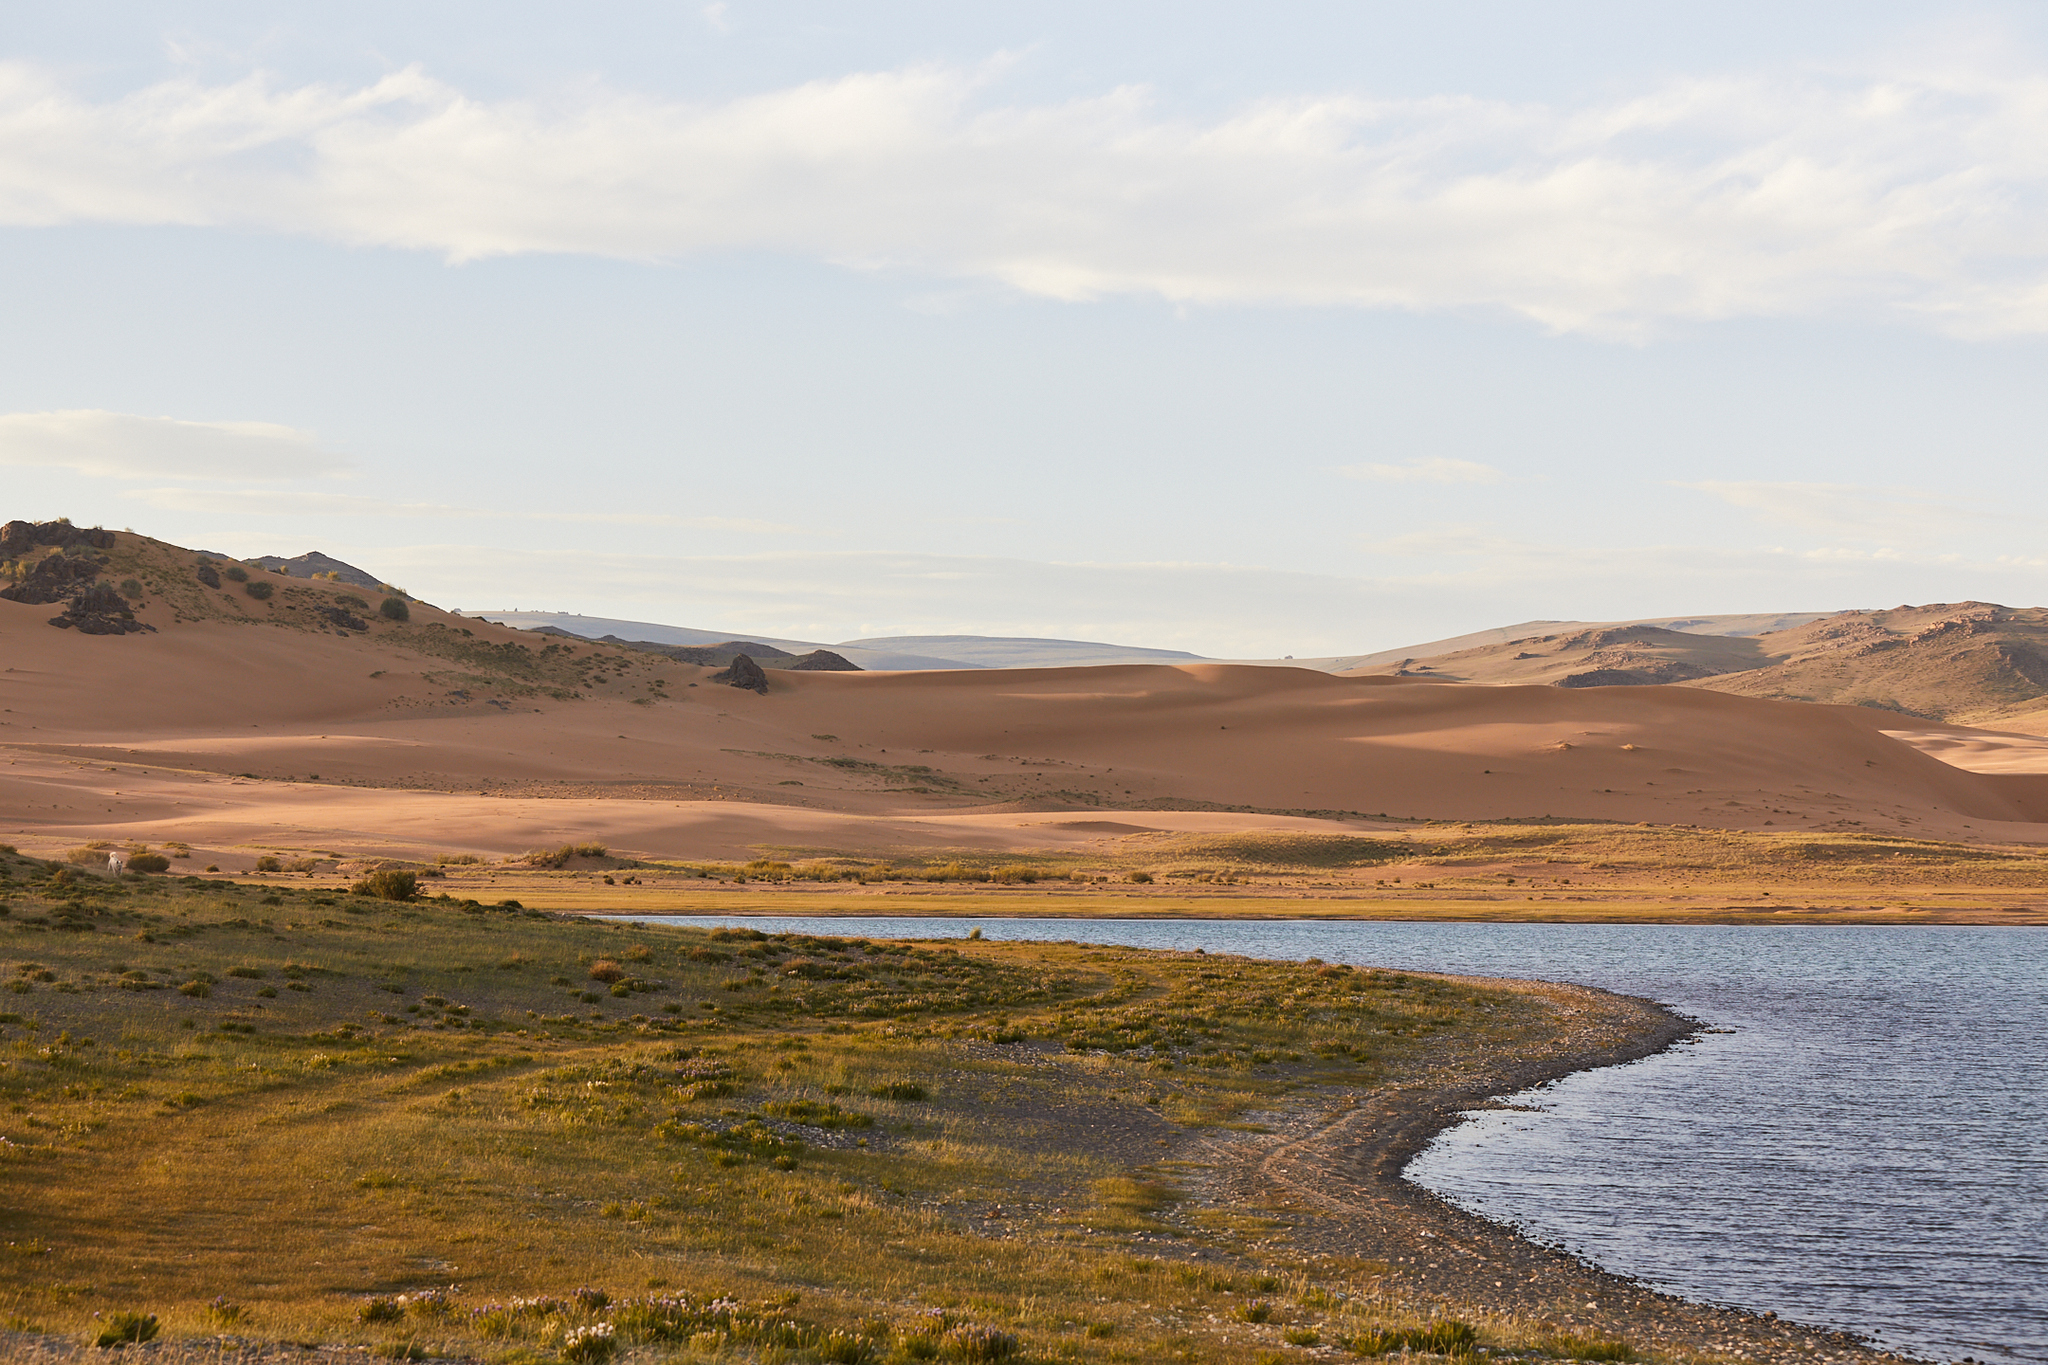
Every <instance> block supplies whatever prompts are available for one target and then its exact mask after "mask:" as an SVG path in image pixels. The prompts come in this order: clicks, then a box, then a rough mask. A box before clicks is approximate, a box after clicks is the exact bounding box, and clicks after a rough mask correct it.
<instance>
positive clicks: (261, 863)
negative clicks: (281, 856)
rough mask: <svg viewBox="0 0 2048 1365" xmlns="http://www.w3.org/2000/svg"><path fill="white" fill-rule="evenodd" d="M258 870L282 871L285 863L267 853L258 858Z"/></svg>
mask: <svg viewBox="0 0 2048 1365" xmlns="http://www.w3.org/2000/svg"><path fill="white" fill-rule="evenodd" d="M256 870H257V871H258V872H282V871H283V870H284V864H283V863H281V862H279V861H278V860H277V859H275V858H273V857H271V856H270V855H269V854H268V853H266V854H264V855H263V856H262V857H261V858H258V859H257V860H256Z"/></svg>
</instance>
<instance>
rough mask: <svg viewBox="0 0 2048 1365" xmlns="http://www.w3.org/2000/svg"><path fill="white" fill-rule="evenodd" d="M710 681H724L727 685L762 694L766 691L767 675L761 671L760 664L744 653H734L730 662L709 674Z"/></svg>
mask: <svg viewBox="0 0 2048 1365" xmlns="http://www.w3.org/2000/svg"><path fill="white" fill-rule="evenodd" d="M711 681H713V682H715V683H724V684H726V685H727V686H728V687H744V688H745V689H747V690H748V691H749V692H760V693H762V694H764V695H765V694H766V693H767V691H768V675H767V674H766V673H763V672H762V671H761V665H759V664H757V663H755V662H754V661H753V660H752V659H750V658H748V657H747V656H746V655H744V654H736V655H734V656H733V660H732V662H731V663H729V664H727V665H726V666H725V668H724V669H722V670H721V671H719V672H717V673H713V674H712V675H711Z"/></svg>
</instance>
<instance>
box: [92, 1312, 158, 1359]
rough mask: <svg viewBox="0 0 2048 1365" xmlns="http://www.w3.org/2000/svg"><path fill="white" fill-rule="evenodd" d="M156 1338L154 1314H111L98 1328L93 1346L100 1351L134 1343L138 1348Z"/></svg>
mask: <svg viewBox="0 0 2048 1365" xmlns="http://www.w3.org/2000/svg"><path fill="white" fill-rule="evenodd" d="M155 1336H156V1314H154V1313H113V1314H110V1315H109V1316H108V1317H107V1319H106V1325H105V1326H104V1327H102V1328H100V1334H99V1336H98V1337H96V1338H94V1340H93V1345H95V1346H98V1347H100V1348H101V1349H102V1350H104V1349H106V1348H107V1347H109V1346H126V1345H128V1344H129V1343H131V1342H132V1343H134V1344H135V1345H137V1346H140V1345H141V1344H142V1343H143V1342H145V1341H149V1340H151V1339H153V1338H154V1337H155Z"/></svg>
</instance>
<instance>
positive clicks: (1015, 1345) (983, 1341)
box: [945, 1326, 1023, 1361]
mask: <svg viewBox="0 0 2048 1365" xmlns="http://www.w3.org/2000/svg"><path fill="white" fill-rule="evenodd" d="M945 1344H946V1352H947V1354H949V1355H951V1356H953V1357H954V1358H955V1359H957V1360H972V1361H990V1360H1009V1359H1010V1358H1011V1357H1013V1356H1015V1355H1016V1354H1017V1353H1018V1352H1019V1351H1020V1350H1022V1348H1023V1343H1021V1342H1019V1341H1018V1340H1017V1338H1016V1336H1015V1335H1014V1334H1013V1333H1010V1332H1005V1331H1002V1330H1001V1329H1000V1328H995V1327H975V1326H969V1327H955V1328H954V1329H953V1330H952V1331H950V1332H948V1333H946V1343H945Z"/></svg>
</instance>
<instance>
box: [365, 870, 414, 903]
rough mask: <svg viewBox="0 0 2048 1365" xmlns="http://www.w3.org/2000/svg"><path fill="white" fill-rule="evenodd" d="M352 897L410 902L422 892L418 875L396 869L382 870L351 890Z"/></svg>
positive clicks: (373, 873)
mask: <svg viewBox="0 0 2048 1365" xmlns="http://www.w3.org/2000/svg"><path fill="white" fill-rule="evenodd" d="M348 890H349V894H350V895H352V896H374V897H375V898H376V899H378V900H380V901H409V900H411V899H412V898H413V897H415V896H417V895H418V894H419V891H420V879H419V876H418V874H416V873H412V872H406V871H403V870H402V869H399V868H395V867H386V868H380V869H378V870H377V871H375V872H372V873H371V874H370V875H369V876H367V877H364V878H363V879H362V880H361V881H358V882H357V883H356V884H355V885H354V886H351V887H350V888H349V889H348Z"/></svg>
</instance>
